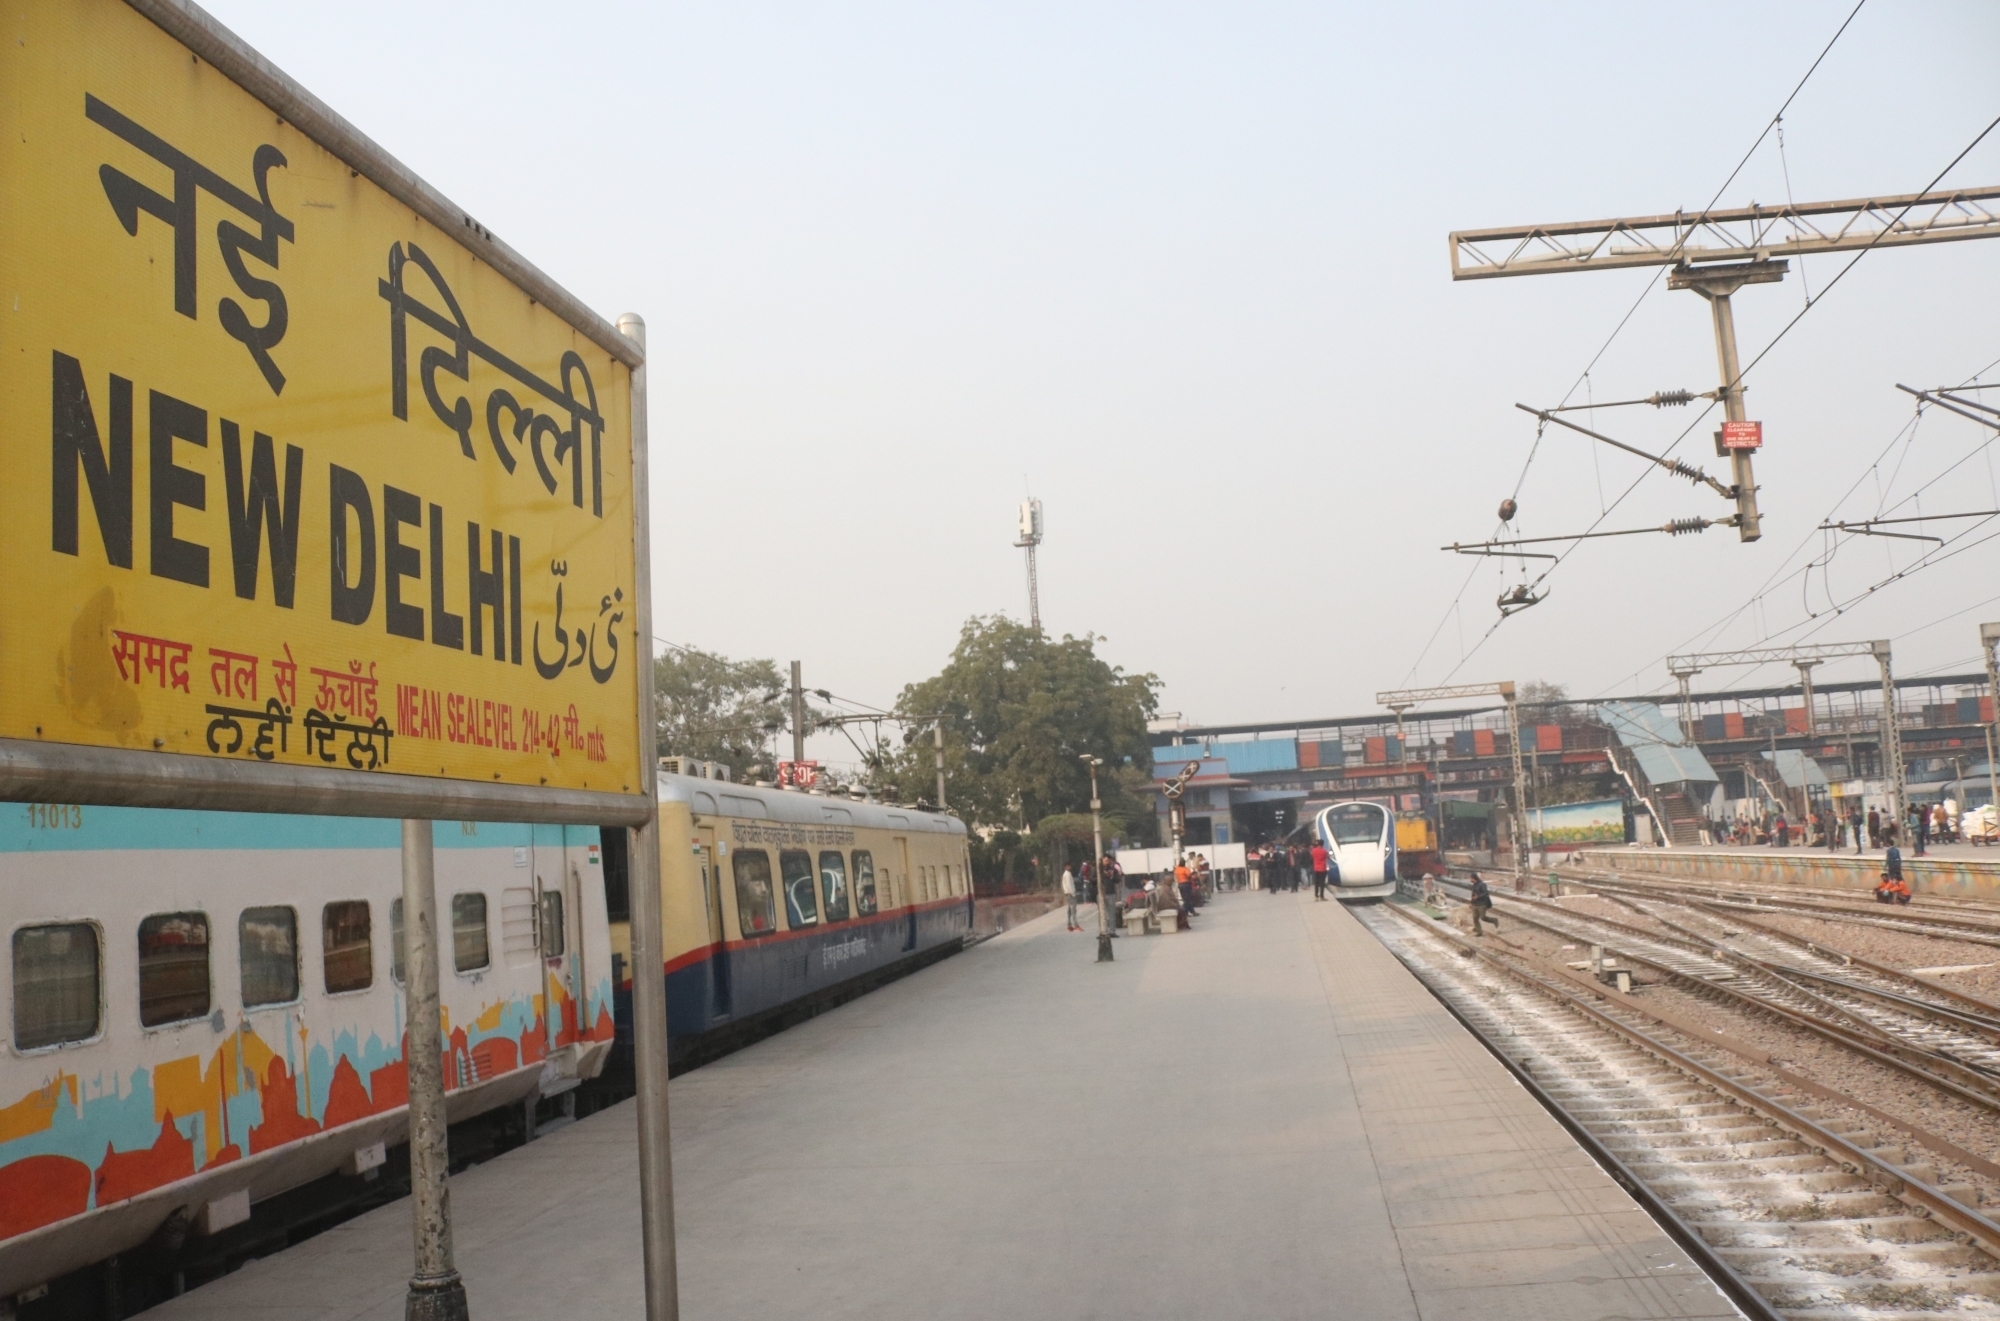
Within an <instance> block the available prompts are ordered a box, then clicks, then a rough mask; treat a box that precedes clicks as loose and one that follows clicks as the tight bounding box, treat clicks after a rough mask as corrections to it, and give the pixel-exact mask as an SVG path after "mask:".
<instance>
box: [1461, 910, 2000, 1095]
mask: <svg viewBox="0 0 2000 1321" xmlns="http://www.w3.org/2000/svg"><path fill="white" fill-rule="evenodd" d="M1447 887H1448V888H1449V889H1452V890H1454V891H1457V890H1462V889H1463V888H1464V887H1463V886H1461V885H1459V884H1457V883H1455V882H1448V883H1447ZM1494 898H1495V902H1496V905H1497V906H1498V909H1499V911H1500V912H1502V913H1504V914H1506V915H1507V916H1509V917H1511V918H1513V919H1515V920H1517V921H1520V922H1524V923H1526V924H1528V925H1531V926H1534V927H1538V928H1540V929H1541V930H1543V931H1546V932H1549V933H1550V934H1552V935H1556V936H1560V937H1561V938H1563V939H1565V940H1569V941H1574V942H1576V943H1578V944H1579V945H1603V946H1609V947H1612V948H1614V949H1615V950H1616V951H1617V953H1618V954H1619V955H1620V956H1622V957H1623V958H1625V959H1627V960H1630V961H1631V962H1633V963H1637V964H1641V965H1643V966H1645V967H1648V968H1651V969H1653V970H1654V971H1655V972H1657V973H1659V974H1662V975H1664V976H1667V977H1669V978H1672V979H1675V980H1676V981H1678V982H1680V983H1681V984H1683V985H1685V986H1687V987H1688V988H1690V989H1693V990H1695V991H1696V992H1697V993H1701V994H1708V995H1714V996H1721V997H1723V998H1725V999H1727V1000H1729V1001H1732V1002H1734V1003H1736V1004H1738V1005H1741V1006H1745V1007H1748V1008H1751V1009H1753V1010H1756V1011H1758V1012H1761V1013H1764V1014H1768V1015H1771V1016H1774V1017H1777V1018H1779V1019H1781V1020H1783V1021H1784V1022H1786V1023H1788V1024H1790V1025H1791V1026H1793V1027H1797V1028H1802V1029H1804V1030H1806V1031H1809V1032H1812V1033H1814V1034H1815V1035H1818V1036H1821V1037H1825V1038H1828V1039H1830V1040H1832V1041H1834V1042H1836V1043H1837V1044H1839V1045H1841V1046H1843V1047H1845V1048H1846V1049H1848V1050H1852V1051H1855V1052H1857V1053H1860V1054H1862V1055H1865V1056H1867V1057H1869V1058H1871V1059H1873V1060H1875V1061H1877V1062H1878V1063H1882V1064H1886V1065H1888V1066H1890V1067H1892V1068H1895V1069H1897V1070H1899V1071H1900V1072H1903V1073H1905V1074H1907V1075H1909V1076H1911V1077H1914V1078H1916V1079H1918V1080H1920V1081H1922V1082H1925V1083H1927V1084H1929V1085H1931V1086H1933V1087H1936V1088H1938V1089H1940V1090H1942V1091H1945V1092H1947V1093H1949V1094H1951V1095H1953V1096H1956V1097H1958V1098H1959V1099H1960V1100H1964V1101H1968V1102H1971V1103H1973V1104H1975V1105H1978V1106H1980V1107H1982V1108H1983V1109H1986V1110H1989V1111H1993V1112H1994V1113H1995V1114H1996V1116H2000V1021H1990V1020H1987V1019H1985V1018H1983V1017H1980V1016H1978V1015H1975V1014H1971V1013H1968V1012H1966V1011H1964V1010H1962V1009H1960V1008H1959V1007H1957V1006H1954V1005H1951V1004H1948V1003H1943V1002H1942V1001H1944V999H1945V997H1944V996H1943V995H1941V994H1939V993H1938V992H1937V989H1936V988H1934V987H1930V986H1928V985H1927V984H1924V983H1918V982H1914V981H1910V982H1909V984H1908V985H1902V984H1898V985H1894V986H1891V985H1878V986H1868V985H1862V984H1859V983H1857V982H1855V981H1853V980H1852V979H1853V978H1854V977H1857V976H1866V977H1876V978H1878V979H1879V980H1880V981H1882V982H1884V983H1888V982H1889V981H1890V980H1891V979H1890V978H1889V977H1884V976H1881V975H1880V974H1875V973H1872V972H1870V971H1869V970H1867V969H1861V970H1859V971H1857V970H1855V969H1851V968H1846V967H1844V966H1842V965H1837V964H1834V963H1833V962H1832V961H1831V960H1829V959H1824V958H1819V959H1817V962H1818V964H1819V965H1820V966H1816V967H1808V966H1802V958H1803V959H1807V960H1810V959H1814V958H1815V957H1816V956H1812V955H1809V954H1802V952H1801V951H1799V950H1797V949H1796V948H1795V947H1793V946H1790V945H1788V944H1786V943H1784V942H1780V941H1777V940H1774V939H1772V940H1769V942H1768V944H1763V943H1757V944H1754V946H1753V951H1745V950H1743V949H1741V948H1738V946H1739V944H1740V943H1742V942H1744V941H1746V940H1750V941H1761V940H1764V939H1765V937H1764V936H1763V934H1762V933H1757V934H1756V935H1754V936H1752V935H1749V934H1747V928H1746V931H1744V932H1738V931H1735V930H1732V929H1730V927H1729V926H1728V925H1727V924H1724V923H1721V922H1720V921H1719V919H1716V918H1714V917H1713V916H1712V915H1709V914H1704V913H1701V912H1700V911H1699V910H1697V909H1693V908H1687V909H1683V910H1681V911H1680V912H1679V913H1677V914H1676V915H1674V916H1668V915H1665V914H1662V913H1661V912H1659V911H1656V909H1655V908H1653V907H1649V906H1647V905H1646V904H1645V902H1644V901H1633V900H1631V899H1625V900H1623V902H1625V903H1626V904H1627V905H1628V906H1630V907H1632V908H1633V910H1634V912H1635V915H1638V916H1643V917H1645V918H1647V919H1649V920H1650V921H1652V922H1654V923H1656V924H1658V925H1659V926H1662V927H1665V928H1666V931H1665V932H1661V931H1656V930H1650V929H1647V928H1645V927H1641V926H1637V925H1634V924H1632V923H1628V922H1622V921H1619V920H1617V919H1615V918H1609V917H1605V916H1603V915H1601V914H1596V913H1588V914H1586V913H1579V912H1575V911H1574V910H1571V909H1567V908H1564V907H1562V906H1561V905H1560V904H1559V903H1558V902H1556V901H1553V900H1547V899H1537V898H1532V897H1526V896H1522V895H1514V894H1506V893H1496V894H1495V896H1494ZM1659 907H1665V905H1660V906H1659ZM1680 918H1689V919H1694V920H1693V921H1681V920H1679V919H1680ZM1703 924H1705V925H1703ZM1767 955H1769V956H1772V957H1765V956H1767Z"/></svg>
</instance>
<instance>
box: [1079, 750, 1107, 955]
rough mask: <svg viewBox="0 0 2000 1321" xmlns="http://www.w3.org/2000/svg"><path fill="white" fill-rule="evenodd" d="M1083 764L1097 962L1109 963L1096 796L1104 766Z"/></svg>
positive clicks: (1096, 761)
mask: <svg viewBox="0 0 2000 1321" xmlns="http://www.w3.org/2000/svg"><path fill="white" fill-rule="evenodd" d="M1083 761H1084V764H1085V765H1086V766H1088V767H1090V847H1091V850H1092V851H1091V855H1090V856H1091V858H1092V859H1093V861H1092V864H1091V871H1092V874H1094V875H1095V876H1096V877H1097V961H1098V962H1099V963H1110V962H1111V961H1112V954H1111V920H1110V918H1109V917H1107V916H1106V911H1107V910H1106V906H1105V903H1104V819H1103V817H1102V816H1100V815H1099V813H1100V812H1102V811H1103V809H1104V800H1103V799H1101V798H1099V797H1098V796H1097V768H1098V767H1099V766H1102V765H1103V764H1104V758H1102V757H1093V756H1091V755H1090V754H1089V753H1085V754H1084V755H1083Z"/></svg>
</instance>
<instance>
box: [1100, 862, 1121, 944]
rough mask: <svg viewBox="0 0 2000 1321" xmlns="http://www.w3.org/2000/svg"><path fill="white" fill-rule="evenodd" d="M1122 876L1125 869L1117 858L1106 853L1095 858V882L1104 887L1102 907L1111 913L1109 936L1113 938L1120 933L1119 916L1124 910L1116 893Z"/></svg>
mask: <svg viewBox="0 0 2000 1321" xmlns="http://www.w3.org/2000/svg"><path fill="white" fill-rule="evenodd" d="M1124 878H1125V869H1124V868H1122V867H1120V866H1119V865H1118V859H1116V858H1114V857H1112V856H1111V855H1110V854H1109V853H1107V854H1105V855H1104V856H1103V857H1101V858H1099V859H1098V860H1097V883H1098V884H1099V885H1101V886H1103V887H1104V909H1105V911H1106V912H1107V913H1109V914H1111V936H1112V939H1114V940H1115V939H1117V938H1118V936H1119V935H1120V934H1121V933H1120V932H1119V930H1118V928H1119V926H1120V925H1122V924H1121V923H1120V921H1119V918H1120V915H1121V914H1123V912H1124V911H1125V910H1124V909H1123V908H1122V907H1120V901H1119V895H1118V891H1119V889H1120V888H1121V887H1120V885H1119V882H1120V881H1122V880H1124Z"/></svg>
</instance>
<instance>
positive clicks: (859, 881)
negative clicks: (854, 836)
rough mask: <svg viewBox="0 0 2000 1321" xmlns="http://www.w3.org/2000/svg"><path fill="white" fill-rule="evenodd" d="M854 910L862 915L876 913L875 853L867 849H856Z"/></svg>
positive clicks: (871, 915) (866, 915)
mask: <svg viewBox="0 0 2000 1321" xmlns="http://www.w3.org/2000/svg"><path fill="white" fill-rule="evenodd" d="M854 911H855V912H856V913H857V914H858V915H860V916H862V917H873V916H874V914H875V855H874V854H872V853H870V852H869V851H868V850H867V849H856V850H854Z"/></svg>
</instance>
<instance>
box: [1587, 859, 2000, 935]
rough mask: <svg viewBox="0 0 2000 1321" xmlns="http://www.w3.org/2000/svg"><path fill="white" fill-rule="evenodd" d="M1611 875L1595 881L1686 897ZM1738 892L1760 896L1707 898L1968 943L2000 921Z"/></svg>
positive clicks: (1996, 929)
mask: <svg viewBox="0 0 2000 1321" xmlns="http://www.w3.org/2000/svg"><path fill="white" fill-rule="evenodd" d="M1611 875H1612V877H1613V878H1614V879H1613V880H1611V881H1610V882H1609V883H1608V884H1607V883H1605V882H1603V881H1598V882H1595V883H1596V884H1600V885H1604V886H1605V888H1607V889H1610V888H1615V887H1618V886H1628V887H1633V888H1638V887H1646V888H1647V890H1648V893H1651V894H1655V895H1658V896H1660V897H1661V898H1677V899H1678V901H1679V902H1682V903H1685V902H1687V900H1686V899H1685V898H1680V897H1678V896H1676V895H1675V892H1674V889H1673V888H1672V887H1671V886H1667V885H1665V884H1663V883H1661V882H1657V881H1646V880H1634V879H1633V878H1632V877H1630V876H1628V875H1625V874H1624V873H1620V872H1614V873H1611ZM1739 893H1743V894H1754V895H1758V896H1760V897H1758V898H1753V899H1749V900H1747V901H1746V900H1743V899H1731V898H1728V897H1727V895H1728V892H1727V891H1726V890H1724V889H1722V888H1721V887H1719V886H1718V887H1716V890H1715V895H1714V897H1712V898H1710V900H1709V902H1711V903H1716V904H1726V905H1742V906H1745V907H1750V908H1757V909H1762V910H1765V911H1769V912H1793V913H1802V914H1804V915H1806V916H1808V917H1826V916H1828V915H1829V914H1837V915H1839V916H1840V917H1841V918H1843V919H1845V920H1847V921H1851V922H1857V923H1860V924H1862V925H1865V926H1879V927H1883V928H1885V929H1887V930H1891V931H1902V930H1907V929H1909V928H1912V927H1918V926H1922V927H1929V928H1932V930H1931V931H1929V932H1924V933H1921V934H1932V935H1939V936H1943V935H1944V933H1946V932H1950V933H1953V934H1951V935H1950V936H1948V937H1946V938H1948V939H1951V940H1966V941H1968V942H1970V943H1973V944H1980V945H2000V924H1995V923H1992V922H1979V921H1974V920H1971V919H1968V918H1962V917H1946V916H1942V915H1932V914H1930V913H1922V914H1919V913H1918V912H1916V911H1914V910H1913V909H1909V908H1904V907H1902V906H1900V905H1898V906H1897V907H1896V908H1895V909H1894V910H1893V912H1884V911H1881V910H1880V909H1879V908H1873V907H1869V906H1868V905H1866V904H1864V903H1860V902H1853V903H1841V902H1838V901H1836V900H1835V899H1834V898H1833V896H1831V895H1829V896H1827V898H1826V899H1825V900H1821V901H1816V900H1814V899H1811V898H1809V897H1794V896H1789V895H1784V894H1782V893H1779V892H1775V891H1748V890H1745V891H1740V892H1739ZM1765 894H1770V895H1772V896H1773V897H1772V898H1771V899H1770V900H1768V901H1766V900H1765V899H1763V898H1762V897H1761V896H1762V895H1765Z"/></svg>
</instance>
